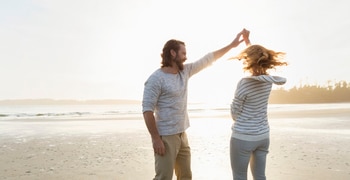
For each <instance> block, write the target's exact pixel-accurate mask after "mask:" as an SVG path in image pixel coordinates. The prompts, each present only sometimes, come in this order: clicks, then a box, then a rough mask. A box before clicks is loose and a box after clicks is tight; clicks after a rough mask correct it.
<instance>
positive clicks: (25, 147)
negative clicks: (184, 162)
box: [0, 109, 350, 180]
mask: <svg viewBox="0 0 350 180" xmlns="http://www.w3.org/2000/svg"><path fill="white" fill-rule="evenodd" d="M231 123H232V120H231V119H230V117H229V116H227V117H215V116H213V117H208V118H204V117H191V127H190V128H189V129H188V131H187V133H188V137H189V141H190V145H191V148H192V171H193V179H194V180H212V179H220V180H221V179H222V180H225V179H232V176H231V169H230V159H229V140H230V133H231V132H230V126H231ZM270 126H271V145H270V153H269V155H268V162H267V170H266V173H267V178H268V179H269V180H281V179H283V180H295V179H298V180H310V179H320V180H323V179H324V180H328V179H337V180H347V179H350V155H349V154H350V110H348V109H339V110H337V109H332V110H322V111H319V110H318V111H316V110H315V111H300V110H299V111H294V112H274V113H272V114H270ZM153 175H154V167H153V151H152V148H151V140H150V136H149V134H148V132H147V130H146V127H145V125H144V122H143V120H142V118H141V117H140V118H139V119H136V120H97V119H96V120H94V119H88V120H84V119H80V120H69V119H68V120H67V119H66V120H64V121H59V120H57V121H45V120H43V119H40V120H21V121H0V179H6V180H7V179H9V180H10V179H11V180H14V179H16V180H18V179H25V180H34V179H35V180H37V179H57V180H58V179H84V180H85V179H87V180H90V179H107V180H109V179H111V180H112V179H113V180H115V179H116V180H145V179H152V177H153ZM250 179H251V177H250Z"/></svg>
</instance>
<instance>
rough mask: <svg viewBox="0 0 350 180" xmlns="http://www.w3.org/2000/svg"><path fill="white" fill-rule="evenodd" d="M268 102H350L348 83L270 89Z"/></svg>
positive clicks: (349, 85) (349, 84)
mask: <svg viewBox="0 0 350 180" xmlns="http://www.w3.org/2000/svg"><path fill="white" fill-rule="evenodd" d="M269 102H270V103H279V104H286V103H288V104H292V103H341V102H350V83H347V82H346V81H339V82H336V83H334V85H331V81H328V84H327V86H326V87H322V86H319V85H303V86H301V87H296V86H294V87H293V88H291V89H289V90H285V89H283V88H280V89H277V90H272V92H271V95H270V99H269Z"/></svg>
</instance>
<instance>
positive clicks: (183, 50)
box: [174, 45, 187, 70]
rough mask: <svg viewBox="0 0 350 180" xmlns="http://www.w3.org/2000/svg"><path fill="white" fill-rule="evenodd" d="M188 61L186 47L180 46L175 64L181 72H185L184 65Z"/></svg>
mask: <svg viewBox="0 0 350 180" xmlns="http://www.w3.org/2000/svg"><path fill="white" fill-rule="evenodd" d="M186 60H187V57H186V47H185V46H184V45H180V49H179V51H178V52H177V53H176V56H175V59H174V61H175V63H176V65H177V66H178V67H179V69H180V70H183V68H184V65H183V63H184V62H185V61H186Z"/></svg>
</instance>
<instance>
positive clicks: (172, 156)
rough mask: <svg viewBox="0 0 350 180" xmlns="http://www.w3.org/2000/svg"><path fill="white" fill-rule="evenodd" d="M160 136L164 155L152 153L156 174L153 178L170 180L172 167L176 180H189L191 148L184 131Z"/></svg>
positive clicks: (155, 179) (190, 174) (190, 176)
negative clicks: (163, 146)
mask: <svg viewBox="0 0 350 180" xmlns="http://www.w3.org/2000/svg"><path fill="white" fill-rule="evenodd" d="M161 138H162V140H163V142H164V145H165V155H163V156H160V155H158V154H154V157H155V170H156V176H155V178H154V179H153V180H172V178H173V172H174V169H175V174H176V176H177V179H178V180H191V179H192V171H191V149H190V146H189V144H188V140H187V135H186V133H185V132H183V133H180V134H175V135H169V136H162V137H161Z"/></svg>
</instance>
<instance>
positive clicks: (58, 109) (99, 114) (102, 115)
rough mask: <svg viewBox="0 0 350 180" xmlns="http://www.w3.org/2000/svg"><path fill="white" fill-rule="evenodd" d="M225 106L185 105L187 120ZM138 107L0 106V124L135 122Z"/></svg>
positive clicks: (291, 107) (288, 107)
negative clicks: (77, 121) (47, 121)
mask: <svg viewBox="0 0 350 180" xmlns="http://www.w3.org/2000/svg"><path fill="white" fill-rule="evenodd" d="M229 108H230V105H229V104H216V105H211V104H203V103H192V104H188V113H189V115H190V116H225V115H229V113H230V109H229ZM325 109H350V103H334V104H270V105H269V106H268V111H269V112H278V111H298V110H325ZM140 117H142V107H141V105H140V104H106V105H103V104H102V105H96V104H91V105H89V104H84V105H0V121H2V120H3V121H4V120H27V119H28V120H31V119H35V120H40V119H45V120H50V119H85V118H86V119H89V118H91V119H123V118H124V119H139V118H140Z"/></svg>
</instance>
